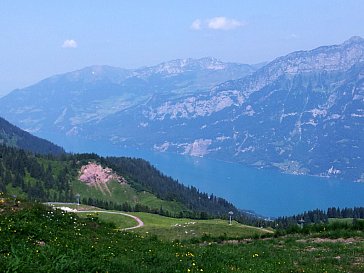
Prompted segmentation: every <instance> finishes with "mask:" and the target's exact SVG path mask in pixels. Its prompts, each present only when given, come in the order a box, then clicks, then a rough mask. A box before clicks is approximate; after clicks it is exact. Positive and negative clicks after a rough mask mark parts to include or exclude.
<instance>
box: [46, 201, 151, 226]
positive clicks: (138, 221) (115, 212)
mask: <svg viewBox="0 0 364 273" xmlns="http://www.w3.org/2000/svg"><path fill="white" fill-rule="evenodd" d="M44 204H46V205H77V203H63V202H46V203H44ZM58 208H59V209H63V210H66V209H65V208H67V207H64V208H62V207H58ZM66 211H70V212H74V213H83V212H86V213H109V214H119V215H123V216H127V217H130V218H133V219H134V220H135V221H136V222H137V223H138V224H137V225H136V226H134V227H128V228H122V229H121V230H131V229H136V228H141V227H143V226H144V222H143V221H142V220H141V219H140V218H139V217H136V216H134V215H131V214H128V213H124V212H119V211H105V210H77V209H71V208H69V210H66Z"/></svg>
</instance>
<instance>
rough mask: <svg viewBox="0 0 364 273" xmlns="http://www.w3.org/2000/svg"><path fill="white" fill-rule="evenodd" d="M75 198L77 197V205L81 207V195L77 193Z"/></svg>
mask: <svg viewBox="0 0 364 273" xmlns="http://www.w3.org/2000/svg"><path fill="white" fill-rule="evenodd" d="M75 196H76V199H77V205H78V206H79V205H80V197H81V195H80V194H79V193H77V194H76V195H75Z"/></svg>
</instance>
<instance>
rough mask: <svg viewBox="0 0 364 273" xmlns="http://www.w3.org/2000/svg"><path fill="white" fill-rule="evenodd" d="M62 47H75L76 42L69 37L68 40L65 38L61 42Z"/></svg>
mask: <svg viewBox="0 0 364 273" xmlns="http://www.w3.org/2000/svg"><path fill="white" fill-rule="evenodd" d="M62 47H63V48H76V47H77V42H76V41H75V40H72V39H69V40H65V41H64V42H63V44H62Z"/></svg>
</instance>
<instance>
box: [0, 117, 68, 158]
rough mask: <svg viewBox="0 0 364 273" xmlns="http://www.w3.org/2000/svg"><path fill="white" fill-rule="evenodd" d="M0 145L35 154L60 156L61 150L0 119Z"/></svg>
mask: <svg viewBox="0 0 364 273" xmlns="http://www.w3.org/2000/svg"><path fill="white" fill-rule="evenodd" d="M0 144H5V145H8V146H12V147H18V148H21V149H24V150H26V151H30V152H33V153H37V154H53V155H57V154H62V153H64V150H63V148H61V147H59V146H57V145H55V144H53V143H51V142H50V141H47V140H45V139H41V138H38V137H35V136H33V135H31V134H30V133H28V132H26V131H23V130H21V129H20V128H18V127H16V126H14V125H12V124H11V123H9V122H8V121H6V120H5V119H3V118H1V117H0Z"/></svg>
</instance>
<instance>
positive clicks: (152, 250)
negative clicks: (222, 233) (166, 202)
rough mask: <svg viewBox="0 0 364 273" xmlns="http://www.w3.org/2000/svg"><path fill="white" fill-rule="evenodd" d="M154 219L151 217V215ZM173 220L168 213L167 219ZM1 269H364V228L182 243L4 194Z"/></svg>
mask: <svg viewBox="0 0 364 273" xmlns="http://www.w3.org/2000/svg"><path fill="white" fill-rule="evenodd" d="M148 221H149V220H146V222H148ZM166 221H169V220H166ZM0 234H1V236H0V272H130V273H132V272H136V273H144V272H145V273H146V272H148V273H157V272H158V273H160V272H187V273H188V272H214V273H215V272H216V273H217V272H315V273H317V272H363V271H364V260H363V253H364V235H363V232H362V231H361V232H359V231H358V232H355V233H354V232H352V233H351V234H350V237H348V238H334V237H331V238H328V237H327V233H325V232H321V233H319V234H307V235H301V234H292V235H290V236H283V237H277V238H274V237H272V238H265V239H251V240H244V241H240V242H238V241H224V242H220V243H219V242H207V243H197V244H193V243H187V242H185V243H179V242H169V241H167V240H159V239H158V238H157V237H155V236H149V235H148V234H146V233H144V234H143V235H141V234H137V233H132V232H121V231H118V230H117V229H115V226H114V225H110V224H106V223H103V222H100V221H99V220H96V219H92V217H89V218H86V219H80V218H79V217H77V215H75V214H72V213H65V212H62V211H59V210H54V209H51V208H47V207H44V206H41V205H34V204H27V203H20V204H17V205H16V206H14V201H13V200H9V199H8V198H0Z"/></svg>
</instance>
